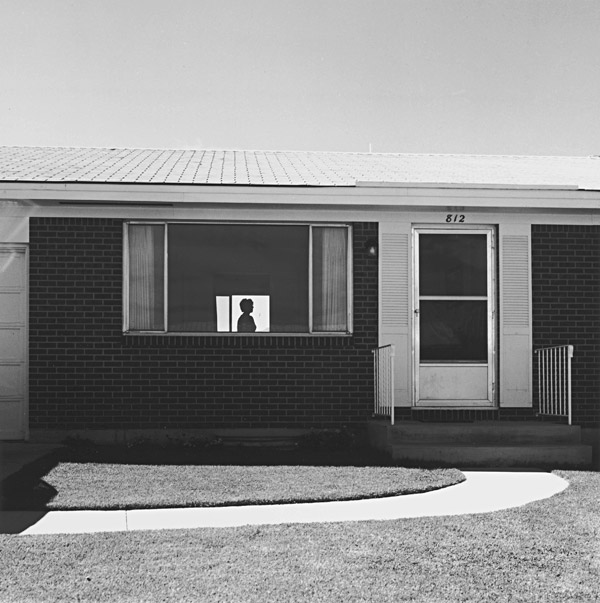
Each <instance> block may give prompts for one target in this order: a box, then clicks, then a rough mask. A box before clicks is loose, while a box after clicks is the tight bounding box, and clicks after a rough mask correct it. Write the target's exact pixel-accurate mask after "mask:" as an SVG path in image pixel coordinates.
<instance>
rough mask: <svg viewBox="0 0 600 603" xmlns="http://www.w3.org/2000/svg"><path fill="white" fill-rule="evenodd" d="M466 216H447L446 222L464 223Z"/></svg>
mask: <svg viewBox="0 0 600 603" xmlns="http://www.w3.org/2000/svg"><path fill="white" fill-rule="evenodd" d="M464 221H465V216H464V214H446V222H464Z"/></svg>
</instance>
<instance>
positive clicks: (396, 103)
mask: <svg viewBox="0 0 600 603" xmlns="http://www.w3.org/2000/svg"><path fill="white" fill-rule="evenodd" d="M0 57H1V60H0V144H2V145H49V146H88V147H89V146H105V147H155V148H211V149H265V150H266V149H271V150H276V149H279V150H294V149H296V150H315V151H368V150H369V145H372V147H371V148H372V149H373V151H375V152H377V151H379V152H398V153H493V154H532V155H600V1H599V0H494V1H491V0H0Z"/></svg>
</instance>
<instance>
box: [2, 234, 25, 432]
mask: <svg viewBox="0 0 600 603" xmlns="http://www.w3.org/2000/svg"><path fill="white" fill-rule="evenodd" d="M27 437H28V418H27V248H26V247H24V246H15V245H2V244H0V439H2V440H22V439H26V438H27Z"/></svg>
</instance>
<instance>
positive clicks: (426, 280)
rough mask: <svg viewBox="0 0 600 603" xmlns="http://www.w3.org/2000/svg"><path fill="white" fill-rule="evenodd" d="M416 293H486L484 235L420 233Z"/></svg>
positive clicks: (485, 239) (485, 248)
mask: <svg viewBox="0 0 600 603" xmlns="http://www.w3.org/2000/svg"><path fill="white" fill-rule="evenodd" d="M419 290H420V295H487V237H486V235H485V234H420V235H419Z"/></svg>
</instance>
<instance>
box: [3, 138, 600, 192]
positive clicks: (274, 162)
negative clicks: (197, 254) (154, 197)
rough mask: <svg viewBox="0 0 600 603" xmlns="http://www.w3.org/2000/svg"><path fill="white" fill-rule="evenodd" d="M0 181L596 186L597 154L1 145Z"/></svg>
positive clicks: (599, 161) (598, 177) (599, 175)
mask: <svg viewBox="0 0 600 603" xmlns="http://www.w3.org/2000/svg"><path fill="white" fill-rule="evenodd" d="M0 181H4V182H46V183H121V184H187V185H207V184H208V185H246V186H248V185H250V186H356V185H357V184H368V183H373V184H376V183H387V184H390V185H394V184H396V185H402V184H417V185H418V184H422V185H427V184H429V185H434V186H435V185H456V186H460V185H465V186H482V187H486V186H489V187H508V188H510V187H520V186H523V187H531V188H537V187H540V188H545V187H556V188H568V189H581V190H600V157H597V156H593V157H541V156H517V155H424V154H393V153H337V152H308V151H214V150H213V151H210V150H158V149H117V148H115V149H108V148H61V147H0Z"/></svg>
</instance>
